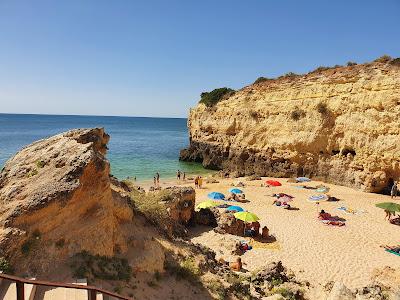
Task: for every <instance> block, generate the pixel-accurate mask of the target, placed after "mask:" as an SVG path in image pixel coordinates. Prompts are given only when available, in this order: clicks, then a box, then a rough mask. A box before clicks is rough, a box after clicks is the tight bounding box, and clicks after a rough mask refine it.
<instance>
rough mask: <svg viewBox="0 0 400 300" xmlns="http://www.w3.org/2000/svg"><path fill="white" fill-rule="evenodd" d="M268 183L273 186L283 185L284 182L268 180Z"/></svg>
mask: <svg viewBox="0 0 400 300" xmlns="http://www.w3.org/2000/svg"><path fill="white" fill-rule="evenodd" d="M266 183H267V184H269V185H272V186H281V185H282V184H281V183H280V182H279V181H276V180H267V181H266Z"/></svg>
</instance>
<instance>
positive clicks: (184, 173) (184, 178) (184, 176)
mask: <svg viewBox="0 0 400 300" xmlns="http://www.w3.org/2000/svg"><path fill="white" fill-rule="evenodd" d="M183 180H184V181H185V180H186V172H183Z"/></svg>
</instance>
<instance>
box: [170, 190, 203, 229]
mask: <svg viewBox="0 0 400 300" xmlns="http://www.w3.org/2000/svg"><path fill="white" fill-rule="evenodd" d="M168 191H169V193H168V196H167V197H165V198H164V199H163V203H164V204H165V206H166V209H167V211H168V212H169V215H170V217H171V219H172V220H173V221H175V222H177V223H179V224H184V225H187V224H189V222H190V221H191V220H192V218H193V217H194V205H195V202H196V192H195V190H194V189H193V188H192V187H172V188H168Z"/></svg>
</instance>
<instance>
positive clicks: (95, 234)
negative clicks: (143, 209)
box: [0, 128, 133, 274]
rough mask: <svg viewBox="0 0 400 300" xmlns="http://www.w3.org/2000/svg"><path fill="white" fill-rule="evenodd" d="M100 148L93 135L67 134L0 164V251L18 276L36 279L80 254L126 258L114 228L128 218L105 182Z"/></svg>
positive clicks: (103, 140)
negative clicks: (26, 273)
mask: <svg viewBox="0 0 400 300" xmlns="http://www.w3.org/2000/svg"><path fill="white" fill-rule="evenodd" d="M108 141H109V136H108V135H107V134H106V133H105V132H104V130H103V129H101V128H95V129H78V130H72V131H68V132H66V133H62V134H59V135H56V136H53V137H51V138H48V139H44V140H40V141H37V142H35V143H33V144H31V145H29V146H27V147H25V148H23V149H22V150H21V151H19V152H18V153H17V154H16V155H15V156H14V157H12V158H11V159H10V160H9V161H8V162H7V163H6V164H5V167H4V168H3V170H2V171H1V173H0V225H1V228H0V249H1V251H2V255H5V256H7V257H8V258H9V259H10V260H11V261H12V262H18V263H17V264H15V265H16V266H18V268H19V269H21V270H31V271H32V272H33V273H35V274H36V273H40V271H41V270H40V269H43V271H45V269H47V270H48V269H50V268H51V264H52V263H54V261H60V260H62V259H63V258H65V257H70V256H71V255H73V254H74V253H77V252H80V251H84V250H87V251H90V252H91V253H93V254H98V255H105V256H112V255H114V254H115V253H117V252H118V253H121V252H122V253H123V252H126V251H127V248H128V245H127V238H126V236H124V233H123V230H122V229H121V227H122V226H124V224H125V223H128V222H130V221H132V218H133V211H132V209H131V208H130V207H129V205H128V203H127V198H126V197H124V196H123V195H121V194H119V193H117V192H116V191H113V188H112V185H111V183H110V177H109V173H110V165H109V162H108V161H107V160H106V158H105V153H106V150H107V143H108ZM31 255H34V257H35V259H31ZM24 263H26V264H28V266H27V267H25V266H24Z"/></svg>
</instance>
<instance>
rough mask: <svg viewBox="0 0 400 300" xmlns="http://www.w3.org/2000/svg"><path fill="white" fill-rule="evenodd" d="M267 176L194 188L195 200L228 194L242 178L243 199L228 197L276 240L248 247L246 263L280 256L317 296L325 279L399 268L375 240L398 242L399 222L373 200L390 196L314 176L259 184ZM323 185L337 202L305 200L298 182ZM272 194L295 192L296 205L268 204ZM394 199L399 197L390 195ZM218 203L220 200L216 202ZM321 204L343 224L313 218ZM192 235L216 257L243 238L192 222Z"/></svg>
mask: <svg viewBox="0 0 400 300" xmlns="http://www.w3.org/2000/svg"><path fill="white" fill-rule="evenodd" d="M266 179H271V178H263V180H257V181H246V180H245V179H244V178H236V179H218V181H219V183H211V184H210V183H206V184H204V186H203V188H202V189H197V190H196V202H197V203H200V202H202V201H204V200H206V199H207V194H208V193H209V192H211V191H218V192H223V193H225V195H227V194H228V192H227V191H228V189H229V188H231V187H232V183H236V182H239V181H242V182H244V183H245V184H246V186H245V187H243V188H241V189H242V190H243V191H244V192H245V194H246V198H247V199H248V200H249V202H248V203H235V202H227V203H229V204H235V205H240V206H241V207H243V208H244V209H246V210H248V211H250V212H253V213H255V214H257V215H258V216H259V217H260V224H261V227H262V226H264V225H266V226H267V227H268V228H269V229H270V234H272V235H274V236H275V237H276V240H277V241H276V242H274V243H272V244H269V245H268V248H267V249H257V248H254V249H252V250H250V251H247V252H246V253H245V254H244V255H243V256H242V260H243V261H244V263H245V264H246V265H245V267H246V268H247V269H248V270H250V271H253V270H257V269H259V268H261V267H262V266H264V265H265V264H267V263H268V262H271V261H278V260H281V261H282V262H283V263H284V265H285V266H287V267H288V268H289V269H290V270H292V271H293V272H294V273H295V275H296V276H297V277H298V278H299V279H300V280H304V281H309V282H311V283H312V284H313V285H314V293H315V295H313V296H314V297H318V295H320V294H319V293H320V292H321V291H322V288H323V286H324V285H325V284H326V283H327V282H329V281H341V282H343V283H344V284H345V285H346V286H348V287H350V288H358V287H362V286H366V285H368V284H370V283H371V282H372V281H373V280H372V277H373V275H374V272H376V270H379V269H382V268H384V267H385V266H390V267H392V268H395V269H397V270H399V269H400V258H399V257H397V256H395V255H393V254H390V253H388V252H386V251H384V250H383V249H382V248H380V245H397V244H398V243H399V238H400V227H398V226H395V225H392V224H390V223H389V222H388V221H387V220H385V219H384V217H385V214H384V212H383V210H382V209H379V208H377V207H375V204H376V203H379V202H385V201H391V199H390V197H389V196H385V195H380V194H372V193H364V192H361V191H358V190H355V189H352V188H348V187H343V186H337V185H332V184H325V183H323V182H319V181H311V182H308V183H302V184H299V183H297V184H295V183H288V182H287V179H283V178H276V180H278V181H279V182H281V183H282V186H280V187H269V188H268V187H261V184H262V183H263V182H265V180H266ZM319 184H324V185H325V186H328V187H329V188H330V191H329V195H331V196H333V197H336V198H338V199H340V201H337V202H321V203H320V204H319V205H317V204H315V203H311V202H309V201H307V199H308V197H309V196H311V195H313V194H316V192H315V191H313V190H309V189H300V188H298V187H299V186H300V185H305V186H310V187H312V186H317V185H319ZM168 185H191V186H193V183H192V182H182V181H180V182H179V181H176V180H170V181H168V182H162V183H161V186H163V187H164V186H168ZM273 193H287V194H289V195H292V196H294V197H295V198H294V200H293V202H291V205H292V206H293V207H295V208H298V210H285V209H282V208H280V207H276V206H273V205H272V202H273V199H274V198H273V197H271V195H272V194H273ZM394 201H399V202H400V199H399V200H394ZM220 202H221V203H223V201H220ZM342 206H345V207H347V208H350V209H353V210H356V211H357V213H355V214H352V213H346V212H344V211H341V210H338V209H337V208H338V207H342ZM321 209H324V210H325V211H327V212H329V213H330V214H332V215H333V216H339V217H341V218H344V219H345V220H346V225H345V226H343V227H335V226H328V225H324V224H322V223H321V222H320V221H319V220H318V219H317V213H318V211H319V210H321ZM191 240H192V241H193V242H195V243H201V244H204V245H207V246H208V247H210V248H211V249H213V250H214V251H215V252H216V253H217V257H218V258H219V257H222V258H224V259H225V260H231V259H232V256H231V254H230V252H231V250H232V248H231V247H232V245H233V243H234V241H237V240H246V238H243V237H237V236H233V235H221V234H218V233H215V232H214V231H213V230H212V229H211V228H201V227H197V228H196V229H194V230H193V232H192V238H191Z"/></svg>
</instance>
